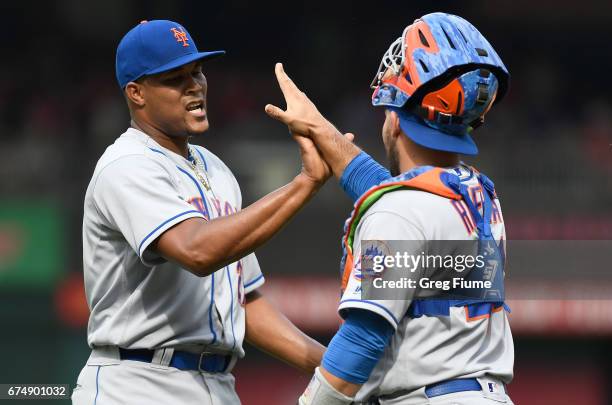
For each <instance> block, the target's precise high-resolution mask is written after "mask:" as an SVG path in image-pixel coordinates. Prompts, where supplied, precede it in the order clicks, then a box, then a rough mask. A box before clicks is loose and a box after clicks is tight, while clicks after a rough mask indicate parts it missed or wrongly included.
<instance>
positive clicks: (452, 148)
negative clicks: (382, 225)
mask: <svg viewBox="0 0 612 405" xmlns="http://www.w3.org/2000/svg"><path fill="white" fill-rule="evenodd" d="M508 82H509V74H508V70H507V69H506V67H505V66H504V64H503V62H502V61H501V59H500V57H499V55H497V53H496V52H495V50H494V49H493V47H492V46H491V44H489V42H488V41H487V40H486V39H485V37H484V36H483V35H482V34H481V33H480V32H479V31H478V30H477V29H476V28H475V27H474V26H473V25H472V24H470V23H469V22H468V21H466V20H464V19H463V18H461V17H458V16H455V15H451V14H445V13H433V14H427V15H425V16H423V17H421V18H420V19H418V20H416V21H415V22H414V23H413V24H411V25H409V26H408V27H406V28H405V29H404V32H403V33H402V36H401V37H399V38H397V39H396V40H395V41H394V42H393V43H392V44H391V46H390V47H389V49H388V50H387V52H385V54H384V56H383V58H382V61H381V63H380V66H379V68H378V72H377V73H376V76H375V77H374V80H373V81H372V84H371V87H372V88H373V89H374V93H373V94H372V104H373V105H374V106H386V107H388V108H390V109H392V110H394V111H396V112H397V113H398V114H399V115H400V124H401V127H402V130H403V131H404V132H405V133H406V135H407V136H409V137H410V138H411V139H412V140H413V141H415V142H416V143H418V144H420V145H422V146H425V147H428V148H431V149H437V150H443V151H448V152H455V153H462V154H466V155H475V154H477V153H478V148H477V147H476V144H475V143H474V141H473V140H472V138H471V137H470V133H471V131H472V130H473V129H475V128H477V127H478V126H480V125H481V124H482V122H483V120H484V116H485V114H486V113H487V112H488V111H489V109H490V108H491V106H492V105H493V103H494V102H497V101H499V100H501V98H503V96H504V95H505V93H506V91H507V89H508Z"/></svg>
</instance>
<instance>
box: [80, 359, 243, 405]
mask: <svg viewBox="0 0 612 405" xmlns="http://www.w3.org/2000/svg"><path fill="white" fill-rule="evenodd" d="M92 363H97V364H92ZM72 404H73V405H119V404H121V405H137V404H138V405H141V404H147V405H162V404H163V405H167V404H185V405H196V404H197V405H239V404H240V399H239V398H238V395H237V394H236V390H235V388H234V376H233V375H231V374H229V373H227V374H223V373H200V372H197V371H182V370H178V369H176V368H173V367H166V366H161V365H158V364H150V363H145V362H140V361H131V360H115V361H110V362H109V361H104V362H100V361H92V360H91V359H90V361H88V364H87V365H86V366H85V367H84V368H83V370H81V373H80V374H79V377H78V379H77V385H76V388H75V389H74V391H73V393H72Z"/></svg>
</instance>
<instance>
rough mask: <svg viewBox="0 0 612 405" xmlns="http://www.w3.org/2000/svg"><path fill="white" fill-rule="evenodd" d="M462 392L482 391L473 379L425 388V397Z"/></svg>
mask: <svg viewBox="0 0 612 405" xmlns="http://www.w3.org/2000/svg"><path fill="white" fill-rule="evenodd" d="M462 391H482V387H481V386H480V383H479V382H478V380H477V379H475V378H464V379H457V380H448V381H442V382H439V383H436V384H431V385H428V386H427V387H425V395H427V397H428V398H433V397H439V396H440V395H446V394H452V393H455V392H462Z"/></svg>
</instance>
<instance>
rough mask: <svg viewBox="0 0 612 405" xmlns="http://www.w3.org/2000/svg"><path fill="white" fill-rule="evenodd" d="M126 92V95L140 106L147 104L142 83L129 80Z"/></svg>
mask: <svg viewBox="0 0 612 405" xmlns="http://www.w3.org/2000/svg"><path fill="white" fill-rule="evenodd" d="M124 93H125V97H127V99H128V100H129V101H130V102H132V103H133V104H135V105H137V106H138V107H143V106H144V105H145V99H144V89H143V86H142V85H141V84H140V83H136V82H129V83H128V84H127V85H126V86H125V90H124Z"/></svg>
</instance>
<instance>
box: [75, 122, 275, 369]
mask: <svg viewBox="0 0 612 405" xmlns="http://www.w3.org/2000/svg"><path fill="white" fill-rule="evenodd" d="M189 147H190V151H191V154H192V156H193V157H194V158H195V163H193V162H192V161H190V160H188V159H185V158H184V157H182V156H179V155H177V154H175V153H173V152H171V151H169V150H167V149H165V148H163V147H161V146H160V145H159V144H157V143H156V142H155V141H154V140H153V139H152V138H151V137H149V136H148V135H146V134H144V133H143V132H141V131H138V130H136V129H134V128H130V129H128V130H127V131H126V132H125V133H124V134H122V135H121V136H120V137H119V138H118V139H117V140H116V141H115V143H114V144H113V145H111V146H109V147H108V148H107V150H106V151H105V152H104V154H103V155H102V157H101V158H100V160H99V161H98V164H97V166H96V168H95V171H94V174H93V178H92V179H91V182H90V184H89V187H88V188H87V193H86V196H85V209H84V219H83V266H84V272H85V291H86V295H87V301H88V304H89V308H90V310H91V315H90V318H89V325H88V328H87V335H88V339H87V340H88V344H89V346H91V347H94V346H107V345H112V346H120V347H123V348H130V349H137V348H147V349H152V348H162V347H175V348H177V347H178V348H185V349H186V350H190V349H192V350H197V349H198V348H199V349H201V348H202V346H206V347H207V350H210V349H212V350H215V351H219V352H234V353H236V354H237V355H238V356H239V357H242V356H243V355H244V351H243V349H242V342H243V338H244V333H245V311H244V303H245V294H248V293H249V292H251V291H253V290H254V289H256V288H258V287H259V286H261V285H262V284H263V282H264V278H263V275H262V274H261V270H260V268H259V264H258V262H257V259H256V257H255V255H254V254H250V255H248V256H246V257H244V258H242V259H241V260H239V261H237V262H235V263H232V264H230V265H228V266H226V267H224V268H222V269H219V270H217V271H216V272H215V273H213V274H211V275H209V276H207V277H197V276H195V275H194V274H192V273H190V272H189V271H187V270H185V269H183V268H181V266H179V265H178V264H175V263H170V262H167V261H166V260H165V259H163V258H162V257H160V256H159V255H157V254H156V252H155V251H153V250H151V249H148V247H149V246H150V244H151V242H153V241H154V240H155V239H156V238H157V237H158V236H160V235H161V234H162V233H163V232H165V231H166V230H168V229H169V228H171V227H172V226H174V225H176V224H178V223H179V222H181V221H184V220H186V219H187V218H193V217H198V218H204V219H206V220H210V219H214V218H216V217H220V216H224V215H229V214H232V213H234V212H236V211H237V210H240V209H241V203H242V197H241V194H240V189H239V187H238V183H237V182H236V179H235V178H234V176H233V175H232V173H231V171H230V170H229V169H228V168H227V166H225V164H223V162H222V161H221V160H220V159H219V158H217V157H216V156H215V155H213V154H212V153H211V152H209V151H208V150H206V149H204V148H202V147H199V146H194V145H190V146H189Z"/></svg>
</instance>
